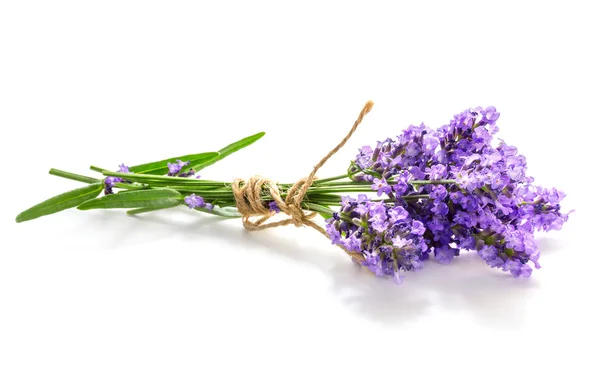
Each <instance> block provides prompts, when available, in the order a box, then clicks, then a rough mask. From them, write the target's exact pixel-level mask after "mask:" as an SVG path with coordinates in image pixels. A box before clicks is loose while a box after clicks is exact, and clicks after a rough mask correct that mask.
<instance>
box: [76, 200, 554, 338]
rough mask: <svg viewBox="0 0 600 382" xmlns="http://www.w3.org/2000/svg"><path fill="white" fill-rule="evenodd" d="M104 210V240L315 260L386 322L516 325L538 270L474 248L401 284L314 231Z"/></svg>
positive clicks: (354, 305) (369, 314) (336, 289)
mask: <svg viewBox="0 0 600 382" xmlns="http://www.w3.org/2000/svg"><path fill="white" fill-rule="evenodd" d="M106 212H107V213H106V214H102V213H100V214H96V216H95V217H94V218H93V219H94V222H95V224H93V226H94V227H93V229H102V230H106V231H108V232H110V233H112V235H113V237H112V238H111V240H109V241H108V244H107V241H106V237H105V239H104V240H103V243H104V245H105V246H107V247H109V248H113V246H114V247H122V246H123V245H137V244H140V243H142V242H144V243H148V242H149V241H154V240H160V239H162V238H165V237H167V236H172V235H178V236H180V237H182V238H184V239H185V240H189V241H191V242H195V241H200V242H201V241H206V240H216V241H219V240H222V241H223V242H227V243H228V244H229V245H235V246H237V247H239V248H240V250H244V249H245V248H249V247H259V248H260V247H262V248H264V249H266V251H264V252H265V253H267V254H273V255H277V256H285V258H286V259H290V260H292V261H295V262H298V263H301V264H302V265H304V266H310V267H316V268H317V269H319V270H320V271H322V272H323V273H325V274H326V275H328V277H331V280H332V283H331V291H332V293H333V294H334V295H335V296H336V297H337V298H338V299H339V301H340V303H341V304H343V305H344V306H346V307H347V308H348V309H349V310H350V311H352V312H355V313H356V314H359V315H361V316H363V317H365V318H366V319H368V320H370V321H375V322H379V323H382V324H385V325H401V324H404V323H406V322H410V321H414V320H416V319H419V318H420V317H423V316H427V315H433V314H438V313H440V314H442V313H444V311H446V312H449V311H450V312H453V313H456V314H465V315H467V316H470V317H472V318H473V319H475V320H477V321H478V322H480V323H481V324H484V325H488V326H492V327H494V328H499V329H502V328H506V329H508V328H514V327H518V326H520V324H521V318H522V316H523V313H524V312H523V310H524V308H525V304H526V303H527V300H528V295H530V294H531V293H532V291H534V290H535V289H536V288H537V287H538V282H537V281H536V280H535V272H534V275H533V278H532V279H514V278H512V277H511V276H510V275H508V274H506V273H504V272H502V271H500V270H498V269H491V268H489V267H488V266H487V265H486V264H485V263H483V262H482V261H481V260H480V259H479V258H478V257H477V255H475V254H473V253H464V254H461V256H460V257H459V258H456V259H455V260H454V261H453V262H452V263H451V264H450V265H441V264H439V263H437V262H435V261H428V262H427V264H426V266H425V268H424V269H423V270H421V271H420V272H418V273H410V274H407V276H406V278H405V282H404V283H403V284H402V285H399V286H398V285H396V284H394V283H393V282H392V280H390V279H382V278H378V277H375V276H373V275H372V274H371V273H369V272H368V271H366V270H364V269H362V268H361V267H359V266H357V265H355V264H353V263H352V262H351V261H350V260H349V259H347V258H345V254H344V253H343V252H342V251H341V250H339V249H337V248H335V247H333V246H328V242H327V240H326V239H324V238H322V237H321V236H320V235H318V234H317V233H316V232H315V233H314V235H315V236H314V238H315V240H314V241H313V240H306V239H304V240H300V239H296V238H295V236H294V233H295V232H292V231H289V230H292V229H295V228H293V227H292V228H290V227H286V228H280V229H278V230H277V231H275V230H273V231H271V230H269V231H261V232H248V231H246V230H243V229H241V227H240V226H239V221H226V220H222V219H220V218H218V217H214V216H201V217H199V216H198V213H197V212H194V211H187V210H183V209H181V210H172V211H163V212H161V213H160V214H147V215H143V216H136V217H129V216H122V217H121V218H117V217H116V216H114V214H111V213H109V212H110V211H106ZM165 212H166V213H165ZM234 223H235V224H234ZM88 224H89V222H88ZM88 229H89V228H88ZM304 229H307V228H304ZM302 236H305V235H302ZM539 245H540V249H541V250H542V251H543V253H545V254H547V253H549V252H552V250H551V249H554V250H555V251H558V250H560V246H559V245H558V243H557V242H555V240H553V239H550V238H542V239H541V240H540V241H539Z"/></svg>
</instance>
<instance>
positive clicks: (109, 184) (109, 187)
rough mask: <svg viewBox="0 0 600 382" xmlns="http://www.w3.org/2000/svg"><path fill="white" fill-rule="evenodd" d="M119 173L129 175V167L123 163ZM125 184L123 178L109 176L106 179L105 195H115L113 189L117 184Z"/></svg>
mask: <svg viewBox="0 0 600 382" xmlns="http://www.w3.org/2000/svg"><path fill="white" fill-rule="evenodd" d="M117 172H122V173H126V174H127V173H129V167H127V166H125V165H124V164H123V163H121V164H120V165H119V169H118V170H117ZM121 182H124V180H123V179H122V178H119V177H116V176H108V177H106V179H104V194H105V195H109V194H112V193H113V187H114V185H115V184H117V183H121Z"/></svg>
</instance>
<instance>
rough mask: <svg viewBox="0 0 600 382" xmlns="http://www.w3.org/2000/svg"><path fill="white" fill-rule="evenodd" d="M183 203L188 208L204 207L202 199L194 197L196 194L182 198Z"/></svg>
mask: <svg viewBox="0 0 600 382" xmlns="http://www.w3.org/2000/svg"><path fill="white" fill-rule="evenodd" d="M184 202H185V204H187V205H188V207H190V208H198V207H205V206H206V203H205V202H204V199H203V198H202V197H201V196H196V194H191V195H188V196H186V197H185V198H184ZM211 209H212V205H211Z"/></svg>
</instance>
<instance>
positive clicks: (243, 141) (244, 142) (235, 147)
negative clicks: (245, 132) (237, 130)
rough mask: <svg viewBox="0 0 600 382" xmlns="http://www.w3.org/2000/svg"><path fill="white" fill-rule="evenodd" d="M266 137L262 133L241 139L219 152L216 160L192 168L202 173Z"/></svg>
mask: <svg viewBox="0 0 600 382" xmlns="http://www.w3.org/2000/svg"><path fill="white" fill-rule="evenodd" d="M264 135H265V133H264V132H260V133H258V134H254V135H251V136H249V137H246V138H243V139H240V140H239V141H237V142H233V143H232V144H230V145H228V146H225V147H223V148H222V149H221V150H219V156H218V157H216V158H213V159H211V160H209V161H206V162H204V163H201V164H198V165H194V166H192V168H193V169H194V170H195V171H200V170H202V169H203V168H205V167H208V166H210V165H211V164H214V163H216V162H218V161H220V160H221V159H224V158H225V157H227V156H229V155H231V154H233V153H234V152H236V151H238V150H241V149H243V148H244V147H247V146H250V145H251V144H253V143H254V142H256V141H258V140H259V139H261V138H262V137H263V136H264Z"/></svg>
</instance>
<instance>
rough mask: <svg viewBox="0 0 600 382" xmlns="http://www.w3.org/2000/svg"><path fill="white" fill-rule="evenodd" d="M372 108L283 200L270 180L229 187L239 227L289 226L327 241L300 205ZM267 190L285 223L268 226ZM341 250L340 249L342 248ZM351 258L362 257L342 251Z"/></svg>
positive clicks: (366, 109) (253, 179)
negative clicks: (305, 228)
mask: <svg viewBox="0 0 600 382" xmlns="http://www.w3.org/2000/svg"><path fill="white" fill-rule="evenodd" d="M372 108H373V102H372V101H368V102H367V103H366V104H365V106H364V107H363V108H362V110H361V112H360V114H359V115H358V118H357V119H356V121H355V122H354V125H353V126H352V128H351V129H350V131H349V132H348V134H346V136H345V137H344V139H342V141H341V142H340V143H339V144H338V145H337V146H336V147H334V148H333V150H331V151H330V152H329V153H328V154H327V155H325V156H324V157H323V158H322V159H321V160H320V161H319V163H317V164H316V165H315V167H314V168H313V170H312V171H311V173H310V174H309V175H308V176H307V177H304V178H302V179H300V180H298V181H297V182H296V183H294V184H293V185H292V187H290V188H289V189H288V190H287V195H286V197H285V199H283V198H282V197H281V193H280V190H279V186H278V185H277V183H275V182H274V181H272V180H271V179H268V178H265V177H262V176H258V175H256V176H253V177H251V178H250V179H247V180H244V179H239V178H237V179H235V180H234V181H233V183H232V184H231V189H232V191H233V196H234V199H235V203H236V205H237V208H238V210H239V212H240V214H242V223H243V225H244V228H246V229H247V230H249V231H258V230H263V229H267V228H272V227H281V226H286V225H289V224H293V225H295V226H296V227H302V226H308V227H311V228H313V229H315V230H317V231H319V232H320V233H321V234H323V235H324V236H326V237H329V236H328V235H327V232H326V231H325V229H324V228H323V227H321V226H320V225H319V224H317V223H315V222H314V221H312V218H314V217H315V216H316V212H314V211H305V210H303V209H302V201H303V200H304V197H305V196H306V192H307V191H308V188H309V187H310V186H311V185H312V184H313V182H314V181H315V179H316V175H317V171H319V169H320V168H321V167H322V166H323V165H324V164H325V163H326V162H327V161H328V160H329V159H330V158H331V157H332V156H333V155H335V153H337V152H338V151H339V150H340V149H341V148H342V147H343V146H344V145H345V144H346V142H348V140H349V139H350V137H351V136H352V134H354V132H355V131H356V129H357V128H358V125H360V123H361V122H362V120H363V118H364V117H365V115H367V114H368V113H369V112H370V111H371V109H372ZM265 189H266V190H268V191H269V194H270V196H271V198H272V199H273V201H275V203H276V204H277V207H279V209H280V210H281V212H283V213H285V214H286V215H288V218H287V219H283V220H278V221H274V222H270V223H267V220H269V219H270V218H271V217H272V216H273V215H274V213H273V211H271V209H270V208H269V207H266V206H265V205H264V203H263V201H262V198H261V196H262V192H263V190H265ZM253 217H258V219H256V220H252V218H253ZM342 248H343V247H342ZM343 249H344V250H345V251H346V252H347V253H348V254H349V255H350V256H352V257H353V258H355V259H357V260H363V259H364V257H363V256H362V254H361V253H358V252H351V251H348V250H346V249H345V248H343Z"/></svg>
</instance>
